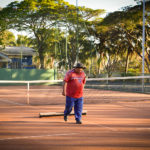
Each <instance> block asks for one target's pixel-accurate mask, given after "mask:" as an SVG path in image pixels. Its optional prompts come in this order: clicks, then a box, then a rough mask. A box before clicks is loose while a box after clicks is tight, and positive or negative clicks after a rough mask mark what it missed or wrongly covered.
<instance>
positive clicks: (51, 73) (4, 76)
mask: <svg viewBox="0 0 150 150" xmlns="http://www.w3.org/2000/svg"><path fill="white" fill-rule="evenodd" d="M55 79H57V72H56V70H54V69H0V80H55Z"/></svg>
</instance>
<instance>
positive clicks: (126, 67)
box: [125, 52, 129, 74]
mask: <svg viewBox="0 0 150 150" xmlns="http://www.w3.org/2000/svg"><path fill="white" fill-rule="evenodd" d="M128 65H129V52H128V54H127V57H126V64H125V73H126V74H127V72H128Z"/></svg>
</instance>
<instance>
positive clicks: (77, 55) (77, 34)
mask: <svg viewBox="0 0 150 150" xmlns="http://www.w3.org/2000/svg"><path fill="white" fill-rule="evenodd" d="M76 9H77V28H76V48H77V52H76V53H77V54H76V62H77V63H78V59H79V45H78V36H79V32H78V0H76Z"/></svg>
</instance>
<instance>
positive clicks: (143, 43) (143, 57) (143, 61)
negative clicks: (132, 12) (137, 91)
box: [142, 0, 145, 92]
mask: <svg viewBox="0 0 150 150" xmlns="http://www.w3.org/2000/svg"><path fill="white" fill-rule="evenodd" d="M142 37H143V40H142V75H143V76H144V73H145V72H144V64H145V60H144V59H145V0H143V34H142ZM142 92H144V79H142Z"/></svg>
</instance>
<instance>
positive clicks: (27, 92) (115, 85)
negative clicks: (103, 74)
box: [0, 76, 150, 105]
mask: <svg viewBox="0 0 150 150" xmlns="http://www.w3.org/2000/svg"><path fill="white" fill-rule="evenodd" d="M62 82H63V81H62V80H36V81H6V80H1V81H0V104H10V105H13V104H14V105H16V104H18V105H26V104H30V105H61V104H65V97H64V96H62ZM120 92H122V93H120ZM123 92H124V93H123ZM125 92H128V94H127V93H125ZM110 93H113V96H114V95H116V96H118V95H121V96H124V95H130V94H129V93H139V94H140V93H147V94H148V93H150V76H134V77H112V78H89V79H87V82H86V85H85V89H84V99H85V103H101V102H102V101H104V100H105V102H106V101H109V100H110V97H111V99H113V98H112V95H111V94H110ZM116 96H115V97H116ZM134 96H135V95H134ZM115 97H114V99H115ZM124 97H125V96H124ZM132 97H133V96H132ZM135 97H136V96H135ZM135 99H137V98H135ZM120 100H121V98H120ZM126 100H127V101H128V100H129V101H130V98H129V97H126Z"/></svg>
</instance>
